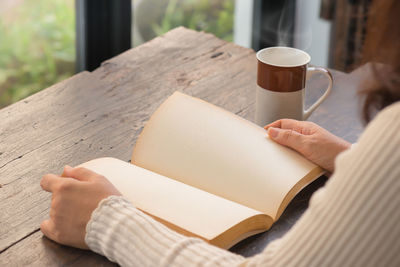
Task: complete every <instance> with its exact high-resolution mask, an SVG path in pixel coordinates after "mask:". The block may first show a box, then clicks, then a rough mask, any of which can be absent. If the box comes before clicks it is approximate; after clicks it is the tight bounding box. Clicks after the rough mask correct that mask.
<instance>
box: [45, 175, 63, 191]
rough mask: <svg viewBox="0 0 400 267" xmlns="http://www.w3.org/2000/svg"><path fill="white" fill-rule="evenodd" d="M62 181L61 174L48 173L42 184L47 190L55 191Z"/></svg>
mask: <svg viewBox="0 0 400 267" xmlns="http://www.w3.org/2000/svg"><path fill="white" fill-rule="evenodd" d="M59 182H60V176H58V175H55V174H51V173H50V174H46V175H44V176H43V177H42V180H40V186H41V187H42V188H43V190H45V191H47V192H53V190H54V187H55V185H56V184H58V183H59Z"/></svg>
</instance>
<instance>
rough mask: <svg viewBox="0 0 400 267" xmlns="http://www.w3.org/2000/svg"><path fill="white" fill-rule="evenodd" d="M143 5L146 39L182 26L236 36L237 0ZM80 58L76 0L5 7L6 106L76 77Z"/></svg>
mask: <svg viewBox="0 0 400 267" xmlns="http://www.w3.org/2000/svg"><path fill="white" fill-rule="evenodd" d="M0 1H1V0H0ZM8 1H13V0H8ZM141 6H143V7H145V8H142V9H143V10H142V11H144V12H138V15H140V16H141V17H142V18H143V19H142V20H140V19H139V23H138V24H139V25H138V26H139V27H140V28H142V31H145V32H142V35H144V36H146V38H144V39H145V41H147V40H148V39H151V38H153V37H155V36H157V35H161V34H164V33H165V32H167V31H169V30H170V29H173V28H175V27H178V26H185V27H187V28H191V29H195V30H200V31H206V32H210V33H213V34H215V35H216V36H218V37H220V38H222V39H225V40H227V41H232V39H233V13H234V0H169V1H164V0H163V1H160V0H142V1H141V2H140V4H139V5H138V9H141ZM146 6H147V8H146ZM137 11H139V10H137ZM153 13H154V14H153ZM136 14H137V13H136ZM152 14H153V15H154V16H152ZM142 22H143V23H142ZM147 36H148V37H149V38H147ZM74 61H75V9H74V1H72V0H35V1H32V0H20V1H19V3H18V4H16V5H15V6H14V7H12V8H11V9H10V10H8V11H7V12H3V13H1V11H0V108H1V107H4V106H6V105H8V104H11V103H13V102H15V101H18V100H20V99H22V98H25V97H27V96H29V95H31V94H33V93H35V92H37V91H39V90H41V89H44V88H46V87H49V86H51V85H53V84H55V83H57V82H59V81H61V80H63V79H65V78H67V77H69V76H71V75H73V74H74V71H75V63H74Z"/></svg>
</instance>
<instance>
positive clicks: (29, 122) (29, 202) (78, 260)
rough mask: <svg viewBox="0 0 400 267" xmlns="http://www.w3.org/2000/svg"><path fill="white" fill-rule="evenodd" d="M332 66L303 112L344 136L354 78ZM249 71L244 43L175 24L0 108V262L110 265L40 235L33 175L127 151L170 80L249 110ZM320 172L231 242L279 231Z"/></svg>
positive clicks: (248, 250)
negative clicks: (264, 228) (268, 221)
mask: <svg viewBox="0 0 400 267" xmlns="http://www.w3.org/2000/svg"><path fill="white" fill-rule="evenodd" d="M332 74H333V76H334V83H335V85H334V88H333V92H332V94H331V95H330V96H329V97H328V99H327V100H326V101H325V102H324V103H323V104H322V106H321V107H320V108H318V109H317V110H316V111H315V113H314V114H313V115H312V116H311V117H310V120H311V121H314V122H317V123H319V124H320V125H322V126H323V127H325V128H327V129H328V130H330V131H331V132H333V133H334V134H336V135H339V136H341V137H343V138H345V139H347V140H348V141H350V142H354V141H355V140H356V139H357V137H358V136H359V134H360V133H361V131H362V125H361V123H360V121H359V119H358V109H357V99H356V96H355V88H356V86H357V84H358V78H357V77H354V76H353V75H351V74H350V75H348V74H344V73H341V72H337V71H332ZM255 77H256V58H255V53H254V51H253V50H251V49H247V48H243V47H240V46H237V45H235V44H232V43H228V42H225V41H222V40H220V39H218V38H216V37H214V36H213V35H211V34H206V33H199V32H195V31H191V30H188V29H185V28H177V29H175V30H172V31H170V32H169V33H167V34H165V35H163V36H161V37H158V38H156V39H154V40H152V41H150V42H147V43H145V44H143V45H141V46H139V47H137V48H134V49H131V50H129V51H127V52H125V53H123V54H121V55H119V56H117V57H115V58H113V59H110V60H108V61H106V62H104V63H103V65H102V66H101V67H100V68H98V69H96V70H95V71H93V72H91V73H90V72H82V73H79V74H77V75H75V76H73V77H72V78H70V79H67V80H65V81H63V82H61V83H59V84H56V85H54V86H52V87H50V88H47V89H45V90H43V91H41V92H39V93H37V94H35V95H33V96H31V97H28V98H26V99H24V100H21V101H19V102H17V103H15V104H13V105H11V106H9V107H6V108H4V109H2V110H0V136H1V138H0V184H1V188H0V223H1V227H0V266H14V265H29V266H45V265H89V264H97V265H100V266H108V265H113V264H112V263H111V262H109V261H108V260H107V259H106V258H104V257H102V256H99V255H97V254H95V253H92V252H90V251H83V250H79V249H74V248H69V247H65V246H61V245H58V244H56V243H54V242H52V241H50V240H49V239H47V238H45V237H43V235H42V233H41V232H40V230H39V224H40V222H41V221H42V220H43V219H45V218H46V217H48V211H49V205H50V198H51V195H50V194H49V193H47V192H44V191H43V190H41V188H40V186H39V181H40V179H41V177H42V175H43V174H45V173H48V172H54V173H60V172H61V170H62V168H63V166H64V165H66V164H69V165H72V166H73V165H77V164H79V163H82V162H85V161H88V160H90V159H93V158H98V157H104V156H111V157H116V158H119V159H122V160H126V161H128V160H129V159H130V154H131V151H132V148H133V145H134V144H135V140H136V138H137V136H138V134H139V133H140V132H141V130H142V129H143V126H144V124H145V122H146V121H147V120H148V119H149V116H150V115H151V114H152V113H153V111H154V110H155V109H156V108H157V107H158V106H159V105H160V104H161V103H162V102H163V101H164V100H165V99H166V98H167V97H168V96H169V95H170V94H172V93H173V92H174V91H175V90H179V91H182V92H185V93H187V94H190V95H194V96H196V97H199V98H202V99H204V100H206V101H209V102H211V103H213V104H216V105H218V106H221V107H223V108H225V109H227V110H229V111H231V112H233V113H235V114H238V115H239V116H242V117H244V118H246V119H249V120H253V116H254V102H255ZM323 83H324V81H323V79H321V78H318V77H316V78H315V79H313V81H310V90H308V93H307V94H308V99H315V98H316V97H318V96H319V95H320V94H321V93H322V92H321V91H320V88H322V87H325V86H324V84H323ZM325 179H326V178H325ZM325 179H324V178H322V179H319V180H317V181H316V182H314V183H313V184H312V185H310V186H308V187H307V188H306V189H304V190H303V191H302V192H301V193H300V194H299V195H298V196H297V197H296V198H295V200H294V201H293V202H292V203H291V204H290V205H289V207H288V208H287V210H286V211H285V213H284V214H283V215H282V217H281V219H280V220H279V222H278V223H276V224H275V225H274V226H273V227H272V228H271V230H270V231H268V232H266V233H263V234H259V235H257V236H255V237H251V238H248V239H246V240H244V241H242V242H241V243H239V244H237V245H236V246H235V247H233V248H232V249H231V250H232V251H234V252H236V253H240V254H242V255H245V256H249V255H253V254H255V253H257V252H259V251H261V250H262V249H263V248H265V247H266V245H267V244H268V243H269V242H270V241H271V240H273V239H275V238H278V237H279V236H282V235H283V234H284V233H285V232H286V231H287V230H288V229H289V228H290V227H291V226H292V225H293V224H294V223H295V221H296V220H297V219H298V218H299V217H300V216H301V214H302V213H303V212H304V210H305V209H306V208H307V205H308V200H309V197H310V195H311V194H312V192H314V191H315V190H316V189H317V188H319V187H320V186H321V185H322V184H323V183H324V180H325Z"/></svg>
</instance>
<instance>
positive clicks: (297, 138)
mask: <svg viewBox="0 0 400 267" xmlns="http://www.w3.org/2000/svg"><path fill="white" fill-rule="evenodd" d="M264 128H265V129H266V130H268V135H269V137H270V138H271V139H272V140H274V141H275V142H277V143H279V144H281V145H284V146H287V147H290V148H292V149H294V150H296V151H297V152H299V153H300V154H302V155H303V156H304V157H305V158H307V159H309V160H311V161H312V162H314V163H315V164H317V165H319V166H321V167H322V168H324V169H326V170H327V171H330V172H333V170H334V162H335V158H336V156H337V155H338V154H339V153H340V152H342V151H344V150H346V149H348V148H350V146H351V144H350V143H349V142H347V141H345V140H343V139H341V138H339V137H337V136H335V135H333V134H331V133H330V132H328V131H327V130H325V129H324V128H322V127H320V126H318V125H316V124H315V123H312V122H308V121H296V120H290V119H283V120H277V121H275V122H273V123H271V124H268V125H267V126H265V127H264Z"/></svg>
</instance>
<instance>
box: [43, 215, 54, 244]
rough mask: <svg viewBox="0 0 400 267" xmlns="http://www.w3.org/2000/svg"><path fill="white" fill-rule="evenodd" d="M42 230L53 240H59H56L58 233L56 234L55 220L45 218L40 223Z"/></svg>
mask: <svg viewBox="0 0 400 267" xmlns="http://www.w3.org/2000/svg"><path fill="white" fill-rule="evenodd" d="M40 230H41V231H42V233H43V234H44V235H45V236H47V237H48V238H50V239H51V240H54V241H57V240H56V234H55V226H54V222H53V221H52V220H51V219H48V220H45V221H43V222H42V223H41V224H40Z"/></svg>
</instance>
